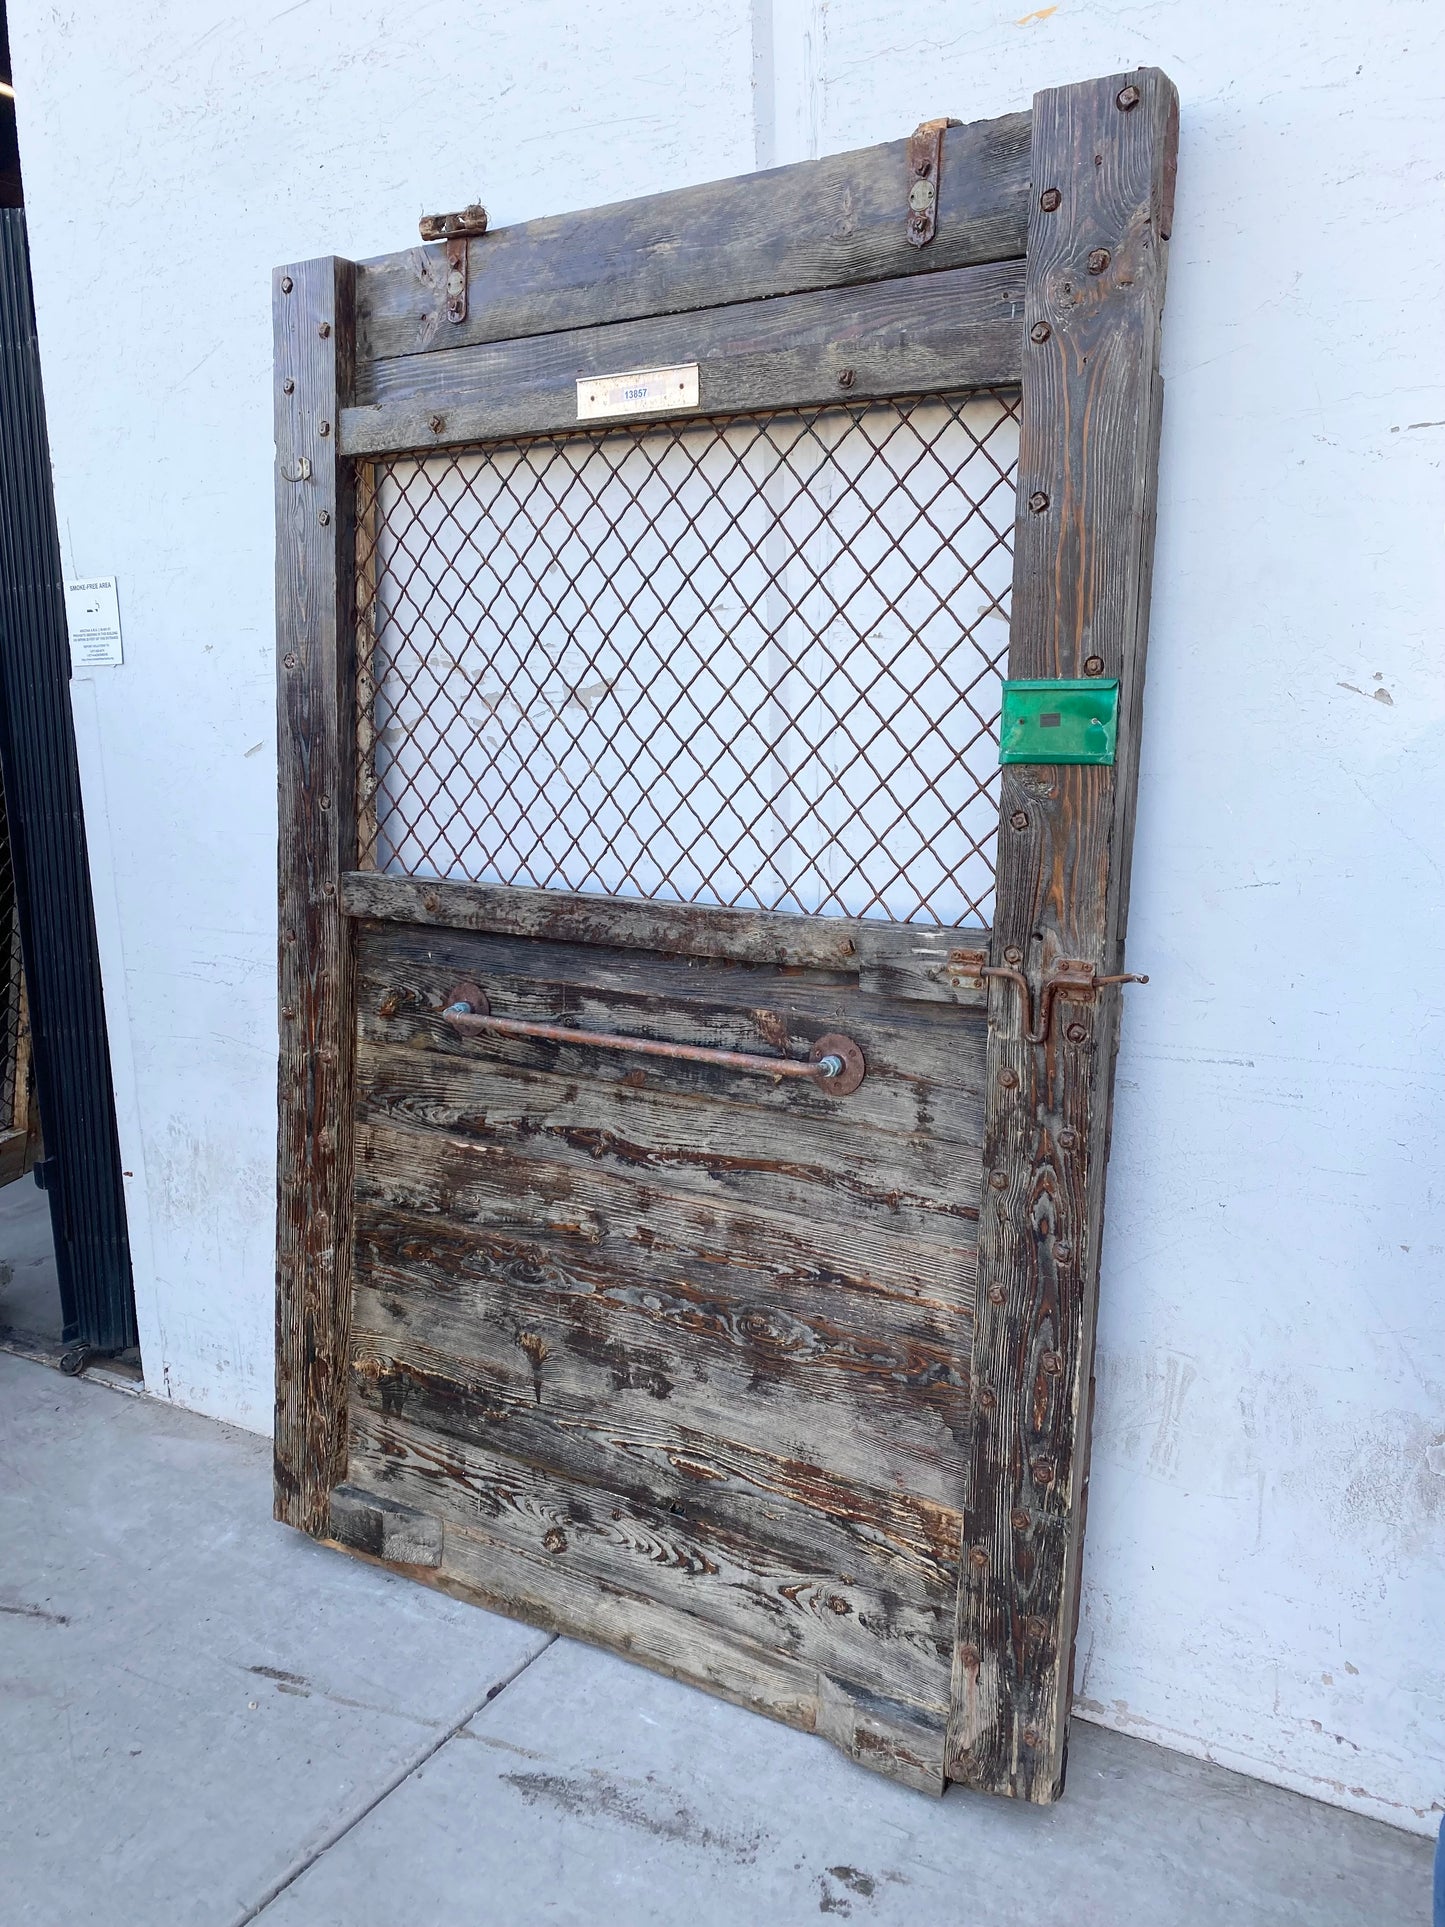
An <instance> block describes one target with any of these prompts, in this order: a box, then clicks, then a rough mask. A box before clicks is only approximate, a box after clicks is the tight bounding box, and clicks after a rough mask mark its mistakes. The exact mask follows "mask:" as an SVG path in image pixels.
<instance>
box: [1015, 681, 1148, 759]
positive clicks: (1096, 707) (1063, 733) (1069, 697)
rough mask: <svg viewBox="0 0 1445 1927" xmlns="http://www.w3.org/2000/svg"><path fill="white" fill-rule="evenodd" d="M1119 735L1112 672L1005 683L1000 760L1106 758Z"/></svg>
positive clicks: (1115, 686)
mask: <svg viewBox="0 0 1445 1927" xmlns="http://www.w3.org/2000/svg"><path fill="white" fill-rule="evenodd" d="M1118 736H1119V682H1118V678H1117V677H1106V676H1083V677H1078V678H1070V677H1057V678H1052V679H1049V680H1039V681H1020V682H1006V683H1005V684H1004V686H1003V716H1002V719H1001V723H1000V727H999V745H998V760H999V761H1000V762H1001V763H1112V762H1113V760H1114V750H1115V747H1116V744H1117V742H1118Z"/></svg>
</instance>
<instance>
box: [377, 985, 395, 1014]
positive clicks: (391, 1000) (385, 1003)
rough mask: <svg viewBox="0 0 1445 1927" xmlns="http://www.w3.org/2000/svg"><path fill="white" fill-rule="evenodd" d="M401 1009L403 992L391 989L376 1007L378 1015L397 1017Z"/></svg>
mask: <svg viewBox="0 0 1445 1927" xmlns="http://www.w3.org/2000/svg"><path fill="white" fill-rule="evenodd" d="M400 1009H401V992H400V991H399V990H389V991H387V993H386V995H385V996H384V997H383V998H382V1000H381V1002H380V1003H379V1004H378V1005H377V1007H376V1014H377V1016H378V1017H395V1015H396V1013H397V1012H398V1011H399V1010H400Z"/></svg>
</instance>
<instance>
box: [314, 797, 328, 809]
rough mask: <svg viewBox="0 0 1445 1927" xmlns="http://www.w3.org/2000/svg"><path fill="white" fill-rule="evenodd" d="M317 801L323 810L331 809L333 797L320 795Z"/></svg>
mask: <svg viewBox="0 0 1445 1927" xmlns="http://www.w3.org/2000/svg"><path fill="white" fill-rule="evenodd" d="M316 801H317V803H318V804H319V805H320V806H321V808H322V809H323V810H329V809H330V808H331V798H330V797H329V796H318V797H317V799H316Z"/></svg>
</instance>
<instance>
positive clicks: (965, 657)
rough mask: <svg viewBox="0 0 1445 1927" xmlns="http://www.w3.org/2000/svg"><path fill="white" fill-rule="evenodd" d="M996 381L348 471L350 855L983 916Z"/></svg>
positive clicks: (797, 903)
mask: <svg viewBox="0 0 1445 1927" xmlns="http://www.w3.org/2000/svg"><path fill="white" fill-rule="evenodd" d="M1017 449H1018V397H1017V395H1016V393H1013V392H1011V391H1007V392H1000V391H993V390H990V391H987V392H984V393H978V392H974V393H969V394H962V395H956V396H942V397H939V396H930V397H925V398H922V399H913V400H902V401H896V402H886V403H877V402H863V403H858V404H846V405H843V406H829V407H826V408H807V409H798V410H790V411H786V412H782V413H776V414H768V415H758V416H730V417H715V418H713V417H709V418H704V419H696V418H694V419H690V420H686V421H682V422H675V423H669V424H666V425H663V426H656V425H652V424H648V425H645V426H637V427H625V428H617V427H610V428H606V429H599V430H590V431H586V432H579V433H571V434H565V435H550V436H544V437H538V438H534V439H526V440H518V441H511V442H502V443H493V444H489V445H487V446H485V447H482V448H477V449H470V450H465V451H460V452H456V453H450V452H449V453H447V454H445V455H436V456H416V457H406V458H403V459H398V460H390V461H387V462H384V463H380V464H377V465H376V466H375V467H373V468H370V469H368V470H364V471H363V474H362V479H361V493H360V499H359V504H358V508H359V521H358V617H359V622H358V640H359V648H358V656H359V660H360V663H361V674H360V678H359V701H360V717H359V741H360V750H361V778H360V799H359V802H360V807H359V821H360V846H361V847H360V860H361V863H362V865H363V867H366V868H374V869H381V870H386V871H393V872H402V873H404V874H408V875H413V876H424V877H455V878H463V879H466V880H468V881H472V882H497V883H508V884H530V885H533V886H536V887H540V888H548V889H569V890H581V891H597V892H605V893H607V894H609V895H615V896H643V897H656V898H665V899H669V900H673V901H678V900H680V901H684V902H694V903H709V904H721V905H728V906H737V907H749V908H755V909H766V910H791V911H802V912H811V913H815V914H822V915H831V916H854V917H857V916H875V917H887V918H891V919H893V920H894V921H897V922H915V921H916V922H926V923H935V924H944V925H954V924H963V923H971V922H986V921H987V919H988V915H989V911H990V907H991V900H992V895H993V879H994V846H995V840H996V836H997V829H998V803H997V782H998V769H997V762H998V753H997V743H998V709H999V684H1000V678H1001V666H1002V663H1003V658H1004V655H1005V652H1006V649H1007V646H1008V607H1009V591H1010V586H1011V583H1012V575H1013V560H1012V533H1013V517H1014V472H1015V465H1016V460H1017Z"/></svg>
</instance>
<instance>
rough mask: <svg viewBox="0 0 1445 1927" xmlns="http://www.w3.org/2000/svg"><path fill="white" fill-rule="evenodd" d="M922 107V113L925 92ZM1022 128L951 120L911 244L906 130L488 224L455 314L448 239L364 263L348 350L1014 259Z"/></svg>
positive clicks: (513, 332)
mask: <svg viewBox="0 0 1445 1927" xmlns="http://www.w3.org/2000/svg"><path fill="white" fill-rule="evenodd" d="M943 104H945V105H946V103H943ZM919 105H920V112H921V113H926V112H927V110H928V109H929V108H930V107H931V106H932V105H933V103H931V102H926V101H922V102H920V104H919ZM1031 125H1032V116H1031V115H1030V114H1028V113H1026V112H1025V113H1015V114H1005V115H1003V116H1002V117H1001V118H1000V119H998V120H984V121H974V122H973V123H971V124H970V125H969V126H967V127H950V128H948V129H947V130H946V132H945V133H944V134H943V137H942V160H941V165H940V169H939V176H938V183H937V199H936V203H935V204H934V207H933V218H934V232H933V235H932V237H931V238H930V240H929V242H928V245H927V246H926V247H918V246H916V245H913V244H911V243H910V241H909V217H910V205H909V199H908V197H909V193H910V190H911V189H912V187H913V186H914V178H913V174H912V173H911V171H910V163H909V152H910V142H909V141H908V140H907V139H906V138H904V139H899V140H894V141H885V142H884V143H883V144H882V145H880V146H878V147H864V148H858V149H855V150H854V151H853V152H851V153H847V154H830V155H827V156H826V157H824V158H823V159H820V160H815V161H799V162H797V163H795V164H794V165H793V166H791V167H776V168H771V169H769V170H768V171H767V172H765V173H760V174H743V175H739V176H737V177H736V178H734V179H732V180H726V181H709V182H706V183H704V184H703V185H702V186H699V187H684V188H678V189H675V190H673V191H671V192H669V193H666V194H649V195H647V196H645V197H643V198H642V199H640V200H635V201H620V202H617V203H615V204H614V205H612V206H610V207H598V208H587V209H584V210H582V211H580V212H577V213H574V214H559V215H552V216H549V217H548V218H546V219H544V220H537V221H526V222H522V223H521V224H519V225H518V226H516V227H503V228H493V229H492V230H491V231H490V232H489V233H488V234H486V235H485V236H484V237H482V238H480V239H478V240H476V241H474V242H473V243H472V245H471V248H470V250H469V253H470V267H469V281H470V288H469V299H468V301H467V304H466V318H465V320H463V321H460V322H454V321H449V320H448V314H447V298H448V275H449V267H450V264H449V262H448V258H447V244H446V243H445V242H444V241H437V242H433V243H431V244H429V245H427V246H422V247H410V248H405V249H403V250H402V251H401V252H400V253H397V254H388V255H382V256H381V257H379V258H378V259H376V260H372V261H363V262H361V263H359V264H358V267H357V278H356V308H357V327H356V354H357V360H358V362H360V363H363V364H364V363H366V362H368V361H378V360H384V359H387V358H389V357H391V356H398V355H415V354H424V353H427V352H429V351H432V350H438V349H447V348H460V347H467V346H472V345H474V344H476V343H478V342H485V341H509V340H515V339H516V338H517V337H519V336H522V335H540V334H551V333H555V332H556V331H557V330H559V329H565V328H590V327H595V326H597V324H598V323H599V322H609V321H632V320H638V319H641V318H642V317H644V316H647V315H661V314H682V313H685V312H687V311H688V310H690V309H698V308H710V307H715V306H717V305H718V304H719V303H722V302H736V301H753V300H761V299H764V298H766V297H769V296H772V295H779V294H798V293H802V292H805V291H807V290H811V289H818V288H840V287H847V286H849V285H851V284H853V283H856V282H862V281H882V280H886V279H888V278H889V277H890V276H894V275H903V274H916V273H919V272H925V273H934V272H936V271H937V270H939V269H940V268H960V267H970V266H974V265H976V264H978V263H980V262H986V261H1008V260H1013V259H1016V258H1017V257H1018V256H1020V255H1022V254H1023V252H1024V241H1025V236H1026V233H1027V227H1028V202H1029V167H1030V129H1031Z"/></svg>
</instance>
